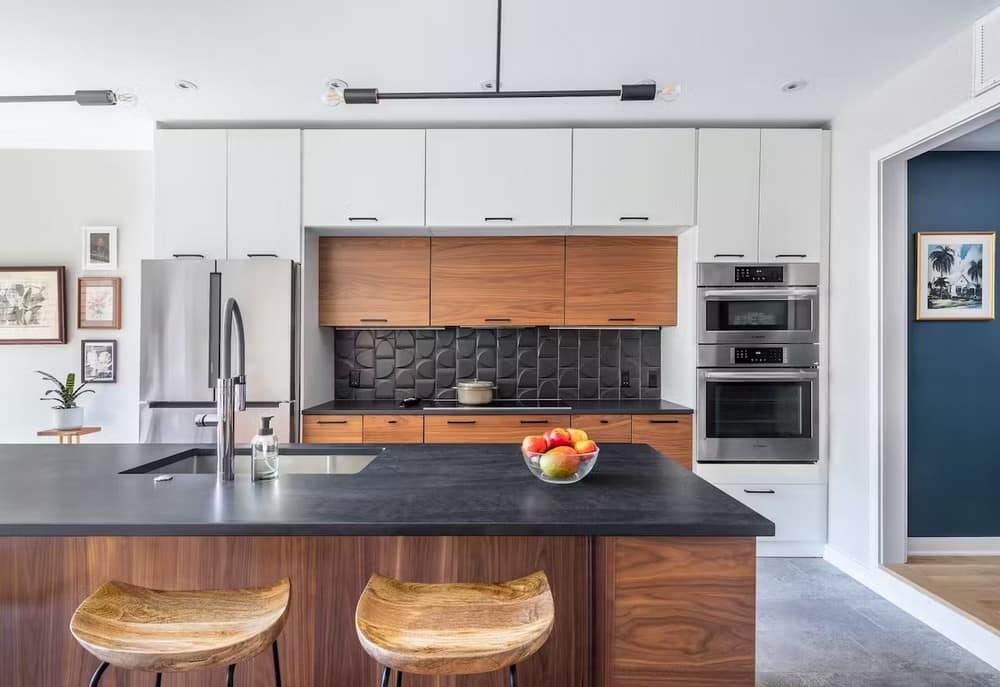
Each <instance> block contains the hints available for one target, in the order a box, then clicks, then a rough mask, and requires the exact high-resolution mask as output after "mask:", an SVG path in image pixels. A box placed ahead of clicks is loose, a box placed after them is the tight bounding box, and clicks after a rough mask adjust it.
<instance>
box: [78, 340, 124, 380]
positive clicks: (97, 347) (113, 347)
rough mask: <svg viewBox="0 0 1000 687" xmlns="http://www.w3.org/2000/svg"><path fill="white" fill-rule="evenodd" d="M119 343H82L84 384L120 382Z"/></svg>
mask: <svg viewBox="0 0 1000 687" xmlns="http://www.w3.org/2000/svg"><path fill="white" fill-rule="evenodd" d="M117 357H118V342H117V341H113V340H107V341H97V340H94V339H86V340H84V341H81V342H80V377H81V380H82V381H84V382H98V383H101V382H108V383H111V382H116V381H118V361H117Z"/></svg>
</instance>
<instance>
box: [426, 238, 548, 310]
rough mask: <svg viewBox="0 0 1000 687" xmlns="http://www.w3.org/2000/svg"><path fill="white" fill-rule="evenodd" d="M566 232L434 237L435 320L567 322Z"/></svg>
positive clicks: (432, 272) (432, 248) (432, 255)
mask: <svg viewBox="0 0 1000 687" xmlns="http://www.w3.org/2000/svg"><path fill="white" fill-rule="evenodd" d="M565 249H566V246H565V239H564V238H563V237H561V236H503V237H499V236H498V237H485V238H453V237H443V238H434V239H432V240H431V324H432V325H434V326H447V325H470V326H483V325H496V326H501V327H503V326H508V325H547V324H562V322H563V308H564V301H565V280H564V276H563V269H564V262H565V255H566V250H565Z"/></svg>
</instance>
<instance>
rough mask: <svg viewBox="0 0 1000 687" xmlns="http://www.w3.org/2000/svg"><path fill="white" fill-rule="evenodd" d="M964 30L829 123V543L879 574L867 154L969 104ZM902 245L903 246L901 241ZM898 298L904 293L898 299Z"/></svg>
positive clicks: (968, 37)
mask: <svg viewBox="0 0 1000 687" xmlns="http://www.w3.org/2000/svg"><path fill="white" fill-rule="evenodd" d="M971 92H972V30H971V27H970V28H969V29H968V30H966V31H963V32H961V33H960V34H958V35H956V36H954V37H953V38H951V39H950V40H948V41H947V42H945V43H943V44H942V45H940V46H938V47H937V48H935V49H933V50H932V51H931V52H929V53H928V54H927V56H926V57H924V58H923V59H922V60H920V61H919V62H916V63H914V64H913V65H911V66H910V67H909V68H907V69H906V70H905V71H903V72H902V73H900V74H898V75H897V76H895V77H894V78H892V79H890V80H889V81H887V82H886V83H884V84H882V85H881V86H880V87H878V88H877V89H876V90H875V91H874V92H873V93H872V94H871V95H870V96H868V97H867V98H865V99H863V100H861V101H858V102H855V103H853V104H851V105H849V106H848V107H847V108H846V109H845V110H843V111H842V112H841V113H840V114H839V115H838V116H837V117H835V118H834V120H833V124H832V129H833V153H832V202H831V215H832V216H831V240H830V255H831V257H830V272H831V274H830V335H831V336H830V351H829V353H830V473H829V480H830V503H829V513H830V518H829V544H830V547H831V548H833V549H836V550H837V552H838V553H840V554H843V555H845V556H848V557H849V558H851V559H853V560H855V561H857V562H859V563H861V564H863V565H865V566H867V567H874V566H876V565H877V562H878V559H877V553H876V543H877V537H876V529H875V528H876V526H877V523H876V522H875V521H874V518H873V513H874V508H875V505H876V504H875V503H874V493H873V491H872V486H873V485H872V477H873V474H874V473H873V471H874V468H875V466H876V464H877V459H878V456H877V438H878V437H877V426H876V424H875V418H876V411H877V408H876V396H875V392H876V374H877V372H878V370H877V369H876V368H875V367H874V365H875V356H876V355H877V351H876V350H875V347H874V343H875V338H874V337H875V332H876V327H877V322H876V319H875V318H876V317H877V311H876V307H875V304H876V301H875V298H874V295H875V294H876V292H877V289H878V283H877V273H878V272H877V261H878V240H877V239H878V237H877V227H876V226H875V224H874V222H873V213H872V209H873V207H874V206H873V203H875V202H876V200H877V199H876V198H874V197H873V193H872V188H873V187H872V179H871V173H872V159H871V156H872V153H873V151H874V150H875V149H877V148H879V147H880V146H883V145H885V144H887V143H889V142H890V141H891V140H892V139H894V138H897V137H898V136H901V135H903V134H904V133H906V132H907V131H909V130H911V129H914V128H915V127H917V126H919V125H921V124H923V123H925V122H927V121H929V120H931V119H933V118H934V117H936V116H939V115H941V114H943V113H945V112H947V111H949V110H951V109H953V108H955V107H957V106H959V105H961V104H962V103H964V102H967V101H968V100H969V99H970V97H971ZM900 241H901V242H900V243H899V245H900V246H904V245H905V243H903V242H902V241H903V238H902V237H901V238H900ZM899 298H902V299H905V298H906V295H905V294H899Z"/></svg>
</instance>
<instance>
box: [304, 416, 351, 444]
mask: <svg viewBox="0 0 1000 687" xmlns="http://www.w3.org/2000/svg"><path fill="white" fill-rule="evenodd" d="M363 424H364V423H363V421H362V418H361V416H360V415H305V416H303V417H302V442H303V443H306V444H360V443H361V441H362V438H363V432H362V426H363Z"/></svg>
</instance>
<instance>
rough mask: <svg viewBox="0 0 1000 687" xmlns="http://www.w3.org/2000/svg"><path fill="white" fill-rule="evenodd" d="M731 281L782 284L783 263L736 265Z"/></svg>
mask: <svg viewBox="0 0 1000 687" xmlns="http://www.w3.org/2000/svg"><path fill="white" fill-rule="evenodd" d="M733 270H734V271H733V281H734V282H736V283H737V284H783V283H784V281H785V267H784V265H736V266H735V267H733Z"/></svg>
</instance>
